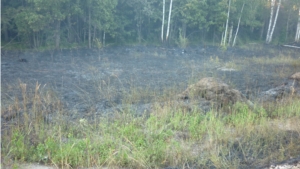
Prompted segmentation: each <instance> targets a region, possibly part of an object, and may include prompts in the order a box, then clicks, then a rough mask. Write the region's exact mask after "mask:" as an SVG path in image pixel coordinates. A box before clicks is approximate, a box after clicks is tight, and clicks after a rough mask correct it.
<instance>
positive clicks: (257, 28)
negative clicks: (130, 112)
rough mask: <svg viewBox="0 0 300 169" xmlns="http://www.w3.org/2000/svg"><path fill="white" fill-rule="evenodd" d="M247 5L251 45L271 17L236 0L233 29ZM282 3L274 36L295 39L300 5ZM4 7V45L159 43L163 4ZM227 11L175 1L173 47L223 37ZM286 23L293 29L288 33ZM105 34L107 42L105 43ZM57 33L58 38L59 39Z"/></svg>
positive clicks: (214, 1) (222, 0)
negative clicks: (15, 43)
mask: <svg viewBox="0 0 300 169" xmlns="http://www.w3.org/2000/svg"><path fill="white" fill-rule="evenodd" d="M244 2H245V8H244V11H243V14H242V19H241V24H240V29H241V30H242V31H240V33H239V35H238V36H239V37H240V38H241V39H245V38H248V39H249V41H253V40H257V39H260V38H262V37H260V33H261V32H262V29H265V28H266V27H267V25H266V24H267V23H266V22H265V21H266V20H268V18H269V13H270V12H269V5H268V3H269V2H268V1H261V0H253V1H251V3H249V2H248V1H245V0H233V1H232V4H231V8H230V9H231V10H230V11H231V12H230V18H229V23H230V24H231V23H232V24H233V26H234V28H235V27H236V26H237V22H238V18H239V16H240V9H241V7H242V5H243V3H244ZM168 3H169V1H167V3H166V18H167V14H168V12H169V11H168V10H169V8H168V5H169V4H168ZM282 3H283V5H284V6H285V8H282V9H281V11H282V12H281V13H280V16H279V20H278V24H277V25H276V28H277V29H278V31H275V34H274V38H273V39H274V40H276V39H277V40H278V41H280V42H282V41H283V40H284V41H288V40H290V39H292V38H293V36H291V35H293V34H294V32H290V31H291V30H294V28H293V26H294V25H295V23H296V22H297V17H298V15H297V13H296V12H295V11H296V10H295V9H297V5H298V4H297V3H296V0H293V1H284V2H282ZM1 4H2V7H3V10H2V15H1V19H2V22H1V25H2V29H1V34H2V36H3V37H4V38H3V39H2V41H3V42H4V43H3V44H5V42H10V41H11V40H13V41H14V42H18V43H23V44H26V45H23V46H26V47H27V48H30V47H34V48H49V46H51V47H50V48H53V47H56V45H59V43H58V42H57V41H59V40H62V41H63V43H62V44H61V45H62V46H63V47H68V46H72V44H74V43H76V44H80V45H78V46H82V45H83V44H85V45H86V44H88V43H87V42H86V41H87V39H88V36H91V42H95V43H94V47H96V48H99V44H100V43H98V42H101V43H114V44H116V43H117V44H120V43H121V44H124V43H126V44H128V43H130V44H134V43H137V42H138V43H143V44H150V43H158V42H159V41H160V38H159V35H160V31H161V19H162V15H161V13H162V1H158V0H150V1H138V0H131V1H124V0H101V1H99V0H88V1H85V0H74V1H70V0H53V1H47V0H26V1H25V2H21V1H17V0H12V1H8V0H4V1H2V3H1ZM227 10H228V1H227V0H210V1H196V0H182V1H174V4H173V9H172V16H171V28H172V31H171V32H173V33H171V34H170V35H171V37H170V44H178V45H179V46H182V47H185V46H186V45H188V43H187V40H188V39H186V38H187V37H190V36H191V35H193V36H194V35H198V36H194V37H193V38H192V39H193V41H195V42H199V41H211V39H213V41H214V40H215V39H216V40H217V39H220V37H221V35H222V32H223V31H224V24H225V22H226V18H227ZM89 19H90V20H89ZM287 20H288V23H287V22H286V21H287ZM59 24H60V25H59ZM287 24H288V25H289V30H285V29H286V25H287ZM179 28H180V31H178V30H179ZM89 30H90V32H89ZM282 30H284V31H282ZM286 31H288V33H286ZM178 32H179V38H178V37H177V35H178ZM89 33H90V35H88V34H89ZM104 33H105V34H106V39H105V41H107V42H105V41H104V39H103V36H104ZM280 33H281V35H280ZM58 35H59V36H60V38H57V37H56V38H55V36H58ZM287 35H288V36H287ZM262 36H264V34H262ZM276 37H277V38H276ZM278 37H279V38H278ZM286 38H288V39H286ZM68 43H70V44H71V45H68Z"/></svg>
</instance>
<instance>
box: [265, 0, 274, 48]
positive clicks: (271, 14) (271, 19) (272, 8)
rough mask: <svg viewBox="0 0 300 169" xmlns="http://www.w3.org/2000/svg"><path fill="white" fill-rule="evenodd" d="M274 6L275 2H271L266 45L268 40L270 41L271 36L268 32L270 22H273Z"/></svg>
mask: <svg viewBox="0 0 300 169" xmlns="http://www.w3.org/2000/svg"><path fill="white" fill-rule="evenodd" d="M274 6H275V0H271V12H270V21H269V27H268V31H267V38H266V43H269V39H270V34H271V33H270V32H271V27H272V22H273V13H274Z"/></svg>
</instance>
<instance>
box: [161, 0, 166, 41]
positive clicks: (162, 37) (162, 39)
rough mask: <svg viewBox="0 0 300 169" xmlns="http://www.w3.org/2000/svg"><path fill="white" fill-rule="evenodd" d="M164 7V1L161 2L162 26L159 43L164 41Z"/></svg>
mask: <svg viewBox="0 0 300 169" xmlns="http://www.w3.org/2000/svg"><path fill="white" fill-rule="evenodd" d="M165 6H166V0H163V16H162V24H161V41H162V42H163V41H164V27H165V26H164V25H165Z"/></svg>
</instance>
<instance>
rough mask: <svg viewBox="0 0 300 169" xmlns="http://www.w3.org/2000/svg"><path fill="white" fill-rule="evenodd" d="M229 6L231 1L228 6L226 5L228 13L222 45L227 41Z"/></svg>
mask: <svg viewBox="0 0 300 169" xmlns="http://www.w3.org/2000/svg"><path fill="white" fill-rule="evenodd" d="M230 5H231V0H229V5H228V13H227V20H226V27H225V33H224V39H223V40H224V41H223V45H226V40H227V29H228V21H229V14H230Z"/></svg>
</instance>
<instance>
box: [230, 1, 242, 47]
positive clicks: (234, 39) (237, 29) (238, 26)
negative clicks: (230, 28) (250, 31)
mask: <svg viewBox="0 0 300 169" xmlns="http://www.w3.org/2000/svg"><path fill="white" fill-rule="evenodd" d="M244 6H245V1H244V3H243V6H242V9H241V14H240V17H239V21H238V25H237V28H236V31H235V35H234V38H233V43H232V46H235V43H236V37H237V34H238V32H239V28H240V23H241V18H242V14H243V10H244Z"/></svg>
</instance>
